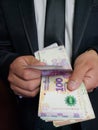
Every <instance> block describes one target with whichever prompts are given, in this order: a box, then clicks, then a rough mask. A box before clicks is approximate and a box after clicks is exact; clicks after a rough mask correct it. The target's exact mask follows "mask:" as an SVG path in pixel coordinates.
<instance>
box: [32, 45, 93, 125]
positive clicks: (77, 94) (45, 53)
mask: <svg viewBox="0 0 98 130" xmlns="http://www.w3.org/2000/svg"><path fill="white" fill-rule="evenodd" d="M35 56H36V58H37V59H38V60H40V61H42V62H45V63H46V65H45V66H43V67H41V66H31V68H33V67H35V69H39V70H42V80H41V88H40V98H39V109H38V116H39V117H40V118H41V119H42V120H45V121H46V122H48V121H49V122H50V121H52V122H53V124H54V126H56V127H58V126H62V125H67V124H72V123H76V122H81V121H85V120H90V119H94V118H95V115H94V111H93V108H92V105H91V103H90V100H89V96H88V93H87V91H86V88H85V85H84V84H83V83H82V84H81V85H80V86H79V88H78V89H77V90H75V91H69V90H68V89H67V83H68V80H69V77H70V75H71V73H72V68H71V64H70V60H69V58H68V56H67V54H66V50H65V48H64V46H57V44H56V43H55V44H53V45H51V46H49V47H46V48H44V49H43V50H40V51H37V52H36V53H35Z"/></svg>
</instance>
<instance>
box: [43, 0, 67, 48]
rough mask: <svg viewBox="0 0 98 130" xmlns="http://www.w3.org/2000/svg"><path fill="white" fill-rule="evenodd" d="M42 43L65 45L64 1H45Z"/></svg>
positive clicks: (45, 44)
mask: <svg viewBox="0 0 98 130" xmlns="http://www.w3.org/2000/svg"><path fill="white" fill-rule="evenodd" d="M44 42H45V43H44V46H48V45H50V44H52V43H54V42H57V43H58V44H64V43H65V0H47V6H46V21H45V34H44Z"/></svg>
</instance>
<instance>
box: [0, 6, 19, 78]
mask: <svg viewBox="0 0 98 130" xmlns="http://www.w3.org/2000/svg"><path fill="white" fill-rule="evenodd" d="M18 56H19V55H18V54H16V53H15V51H14V48H13V44H12V42H11V39H10V36H9V33H8V30H7V26H6V22H5V19H4V16H3V12H2V9H1V7H0V79H4V80H7V77H8V73H9V66H10V64H11V63H12V61H13V60H14V59H15V58H16V57H18Z"/></svg>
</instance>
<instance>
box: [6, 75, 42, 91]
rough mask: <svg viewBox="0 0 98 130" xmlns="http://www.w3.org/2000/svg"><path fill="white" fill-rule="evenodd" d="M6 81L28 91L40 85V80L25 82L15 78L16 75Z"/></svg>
mask: <svg viewBox="0 0 98 130" xmlns="http://www.w3.org/2000/svg"><path fill="white" fill-rule="evenodd" d="M8 80H9V82H10V83H11V84H13V85H15V86H18V87H19V88H21V89H24V90H28V91H33V90H34V89H35V88H36V87H37V86H39V85H40V82H41V78H36V79H32V80H28V81H26V80H23V79H21V78H19V77H17V76H16V75H12V76H10V77H9V79H8Z"/></svg>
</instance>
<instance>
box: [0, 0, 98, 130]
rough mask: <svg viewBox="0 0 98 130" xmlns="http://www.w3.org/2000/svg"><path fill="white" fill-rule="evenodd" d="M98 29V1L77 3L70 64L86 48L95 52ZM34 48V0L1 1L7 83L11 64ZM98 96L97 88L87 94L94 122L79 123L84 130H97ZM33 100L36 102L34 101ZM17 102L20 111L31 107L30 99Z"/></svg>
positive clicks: (0, 54) (0, 44)
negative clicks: (93, 114)
mask: <svg viewBox="0 0 98 130" xmlns="http://www.w3.org/2000/svg"><path fill="white" fill-rule="evenodd" d="M97 26H98V1H97V0H76V6H75V15H74V27H73V53H72V65H73V63H74V60H75V59H76V57H77V56H78V55H80V54H81V53H83V52H84V51H86V50H87V49H89V48H93V49H95V50H96V51H98V28H97ZM37 49H38V41H37V30H36V22H35V13H34V5H33V0H0V77H1V78H2V79H3V80H5V81H6V80H7V76H8V69H9V65H10V63H11V62H12V61H13V60H14V59H15V58H16V57H18V56H21V55H33V53H34V51H36V50H37ZM91 60H92V59H91ZM97 95H98V90H97V89H96V90H95V91H94V92H93V93H92V94H90V98H91V101H92V105H93V107H94V110H95V114H96V119H95V120H91V121H87V122H84V123H82V127H83V130H92V129H94V130H97V129H98V125H97V118H98V112H97V111H98V103H97V100H96V99H97V98H98V96H97ZM33 100H34V103H35V100H36V99H35V98H34V99H33ZM19 102H21V103H22V105H21V108H22V107H23V105H24V104H25V106H29V104H32V103H31V102H32V101H30V100H29V99H23V101H19ZM33 105H34V104H33ZM34 106H35V105H34ZM27 109H28V107H27ZM27 109H26V110H27ZM32 109H33V108H32ZM32 109H31V111H32ZM22 110H23V109H22ZM24 112H25V110H24ZM28 114H30V113H28ZM28 114H27V116H28ZM29 125H30V124H29ZM28 130H29V129H28Z"/></svg>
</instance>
